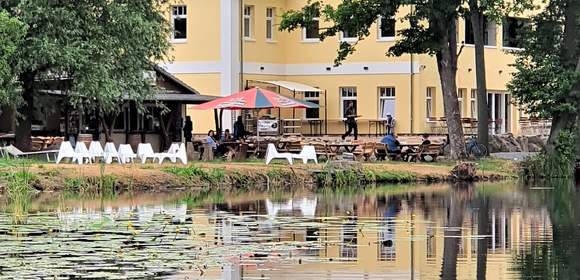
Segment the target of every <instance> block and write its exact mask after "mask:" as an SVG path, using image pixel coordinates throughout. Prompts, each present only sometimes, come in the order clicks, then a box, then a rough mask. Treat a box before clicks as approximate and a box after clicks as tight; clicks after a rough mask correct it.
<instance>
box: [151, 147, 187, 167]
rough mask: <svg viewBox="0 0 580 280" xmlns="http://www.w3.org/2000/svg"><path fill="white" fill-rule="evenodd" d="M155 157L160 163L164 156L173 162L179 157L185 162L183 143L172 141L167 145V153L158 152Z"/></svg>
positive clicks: (185, 155)
mask: <svg viewBox="0 0 580 280" xmlns="http://www.w3.org/2000/svg"><path fill="white" fill-rule="evenodd" d="M157 158H158V159H159V164H162V163H163V161H164V160H165V159H166V158H169V159H170V160H171V162H173V163H175V162H177V160H178V159H179V160H180V161H181V163H183V164H187V150H186V149H185V144H183V143H181V144H178V143H173V144H171V146H170V147H169V150H168V151H167V153H159V154H158V155H157Z"/></svg>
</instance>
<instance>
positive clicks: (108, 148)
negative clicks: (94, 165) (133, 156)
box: [103, 142, 121, 164]
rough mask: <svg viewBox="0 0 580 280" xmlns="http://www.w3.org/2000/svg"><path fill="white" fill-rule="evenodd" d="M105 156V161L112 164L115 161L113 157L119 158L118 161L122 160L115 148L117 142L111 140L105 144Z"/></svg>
mask: <svg viewBox="0 0 580 280" xmlns="http://www.w3.org/2000/svg"><path fill="white" fill-rule="evenodd" d="M103 158H104V160H105V163H107V164H110V163H112V162H113V159H117V161H118V162H121V161H120V159H119V153H118V152H117V149H116V148H115V144H114V143H112V142H109V143H107V144H105V151H104V152H103Z"/></svg>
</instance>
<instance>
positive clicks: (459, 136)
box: [437, 21, 467, 160]
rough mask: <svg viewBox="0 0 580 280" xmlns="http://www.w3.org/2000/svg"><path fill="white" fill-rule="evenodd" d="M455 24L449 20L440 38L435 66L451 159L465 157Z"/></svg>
mask: <svg viewBox="0 0 580 280" xmlns="http://www.w3.org/2000/svg"><path fill="white" fill-rule="evenodd" d="M456 31H457V24H456V22H455V21H451V22H450V23H449V27H448V33H447V34H446V35H445V38H443V39H442V43H441V44H442V48H441V50H440V51H439V52H437V68H438V70H439V78H440V80H441V88H442V91H443V108H444V111H445V118H446V120H447V129H448V133H449V147H450V148H451V158H452V159H459V160H461V159H465V158H466V157H467V153H466V150H465V137H464V135H463V125H462V124H461V114H460V113H459V101H458V100H457V82H456V77H457V34H456Z"/></svg>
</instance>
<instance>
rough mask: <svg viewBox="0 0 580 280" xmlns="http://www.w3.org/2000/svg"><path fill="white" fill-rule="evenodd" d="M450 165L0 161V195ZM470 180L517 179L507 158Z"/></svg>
mask: <svg viewBox="0 0 580 280" xmlns="http://www.w3.org/2000/svg"><path fill="white" fill-rule="evenodd" d="M455 165H456V163H455V162H437V163H404V162H381V163H362V164H360V163H347V162H334V163H330V164H324V163H323V164H319V165H314V164H308V165H304V164H296V165H294V166H288V165H285V164H272V165H264V164H263V162H261V161H260V162H257V161H256V162H251V161H250V162H223V161H216V162H206V163H194V164H190V165H187V166H184V165H179V164H164V165H158V164H145V165H142V164H129V165H117V164H113V165H104V164H93V165H74V164H60V165H55V164H47V163H40V162H33V161H14V160H11V161H6V160H4V161H0V191H6V190H7V189H8V187H9V186H10V182H14V181H15V180H16V181H18V182H20V181H22V180H20V179H19V178H21V177H23V176H24V177H25V178H26V182H28V184H29V185H30V186H31V187H32V188H34V189H36V190H38V191H62V190H69V191H76V192H91V193H93V192H100V191H104V190H111V191H125V190H140V191H147V190H164V189H172V188H207V187H210V188H215V189H223V190H230V189H241V190H244V189H247V190H267V189H270V188H282V189H288V190H291V189H294V188H308V189H315V188H318V187H332V186H339V187H342V186H360V185H366V184H381V183H415V182H426V183H431V182H446V181H453V180H456V179H455V178H453V177H452V176H451V175H450V172H451V170H452V169H453V167H454V166H455ZM476 166H477V173H476V176H475V178H473V179H474V180H478V181H490V180H502V179H513V178H516V177H517V170H516V169H517V168H516V166H515V164H514V163H513V162H511V161H507V160H499V159H484V160H481V161H478V162H476Z"/></svg>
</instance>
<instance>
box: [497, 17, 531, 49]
mask: <svg viewBox="0 0 580 280" xmlns="http://www.w3.org/2000/svg"><path fill="white" fill-rule="evenodd" d="M526 25H527V21H526V20H523V19H517V18H506V19H505V20H504V22H503V27H502V29H503V46H504V47H511V48H521V42H520V40H521V36H522V34H523V32H524V27H525V26H526Z"/></svg>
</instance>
